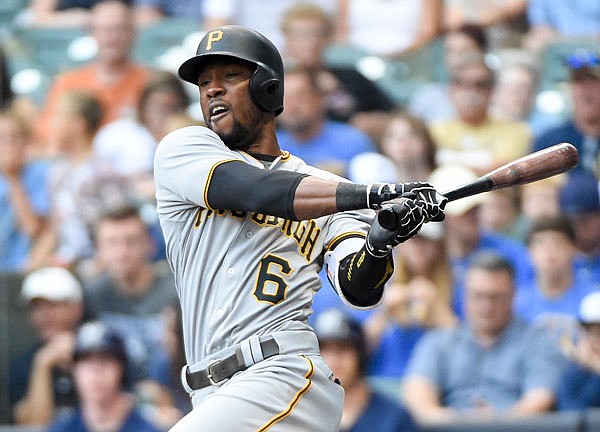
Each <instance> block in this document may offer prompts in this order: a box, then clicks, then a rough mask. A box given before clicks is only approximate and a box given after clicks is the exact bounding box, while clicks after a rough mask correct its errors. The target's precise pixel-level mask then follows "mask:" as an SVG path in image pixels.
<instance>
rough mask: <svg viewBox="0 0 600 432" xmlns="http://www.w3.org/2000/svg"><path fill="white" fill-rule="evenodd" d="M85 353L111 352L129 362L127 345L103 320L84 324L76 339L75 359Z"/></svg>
mask: <svg viewBox="0 0 600 432" xmlns="http://www.w3.org/2000/svg"><path fill="white" fill-rule="evenodd" d="M85 354H109V355H111V356H113V357H115V358H117V359H118V360H119V361H121V362H122V363H123V364H126V363H127V355H126V353H125V345H124V343H123V340H122V339H121V337H120V336H119V334H118V333H117V332H116V331H115V330H113V329H111V328H109V327H108V326H107V325H105V324H103V323H101V322H88V323H85V324H84V325H82V326H81V327H80V329H79V331H78V332H77V338H76V340H75V353H74V358H75V360H77V359H79V358H80V357H81V356H83V355H85Z"/></svg>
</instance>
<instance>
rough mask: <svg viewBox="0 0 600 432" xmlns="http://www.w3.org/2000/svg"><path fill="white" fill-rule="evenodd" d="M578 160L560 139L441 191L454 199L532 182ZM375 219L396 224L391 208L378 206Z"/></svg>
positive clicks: (391, 225) (388, 225)
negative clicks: (446, 190) (554, 143)
mask: <svg viewBox="0 0 600 432" xmlns="http://www.w3.org/2000/svg"><path fill="white" fill-rule="evenodd" d="M578 162H579V154H578V153H577V149H576V148H575V146H573V145H572V144H569V143H560V144H556V145H553V146H551V147H548V148H545V149H542V150H538V151H536V152H534V153H530V154H528V155H525V156H523V157H521V158H519V159H516V160H514V161H512V162H509V163H507V164H505V165H503V166H501V167H500V168H497V169H495V170H493V171H491V172H489V173H487V174H484V175H482V176H481V177H479V178H477V179H475V180H473V181H471V182H469V183H466V184H464V185H461V186H459V187H457V188H455V189H452V190H450V191H448V192H445V193H444V194H443V195H444V196H445V197H446V198H448V201H455V200H457V199H461V198H465V197H468V196H471V195H476V194H480V193H483V192H489V191H491V190H495V189H502V188H506V187H509V186H518V185H523V184H527V183H532V182H534V181H538V180H542V179H545V178H548V177H552V176H554V175H556V174H561V173H564V172H566V171H569V170H570V169H572V168H574V167H575V166H577V163H578ZM377 219H378V221H379V224H380V225H381V226H382V227H384V228H386V229H389V230H394V229H396V227H397V225H398V220H397V219H398V218H397V216H396V214H395V213H394V212H393V211H392V210H390V209H382V210H380V211H379V213H378V215H377Z"/></svg>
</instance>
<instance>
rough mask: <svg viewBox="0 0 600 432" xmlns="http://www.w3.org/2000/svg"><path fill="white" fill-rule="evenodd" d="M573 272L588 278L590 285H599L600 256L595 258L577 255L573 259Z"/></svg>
mask: <svg viewBox="0 0 600 432" xmlns="http://www.w3.org/2000/svg"><path fill="white" fill-rule="evenodd" d="M575 271H576V272H577V273H580V274H581V275H582V276H583V277H586V278H589V279H590V280H591V281H592V283H594V284H596V285H600V255H598V256H595V257H589V256H585V255H578V256H577V257H575Z"/></svg>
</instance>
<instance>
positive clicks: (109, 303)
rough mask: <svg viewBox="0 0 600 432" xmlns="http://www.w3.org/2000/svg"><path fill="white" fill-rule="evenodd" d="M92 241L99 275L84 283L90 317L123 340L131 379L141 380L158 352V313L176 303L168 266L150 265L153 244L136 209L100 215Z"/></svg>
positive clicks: (159, 336) (161, 323)
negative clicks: (94, 241) (132, 377)
mask: <svg viewBox="0 0 600 432" xmlns="http://www.w3.org/2000/svg"><path fill="white" fill-rule="evenodd" d="M95 239H96V256H95V258H96V262H95V264H96V268H97V269H99V273H98V274H97V275H95V276H91V277H89V276H88V277H86V279H85V283H84V289H85V294H86V306H87V309H88V312H89V314H90V316H92V317H94V318H96V319H98V320H100V321H103V322H105V323H106V324H107V325H110V326H111V327H112V328H114V329H115V330H116V331H117V332H118V333H119V334H120V335H121V336H122V337H123V340H124V341H125V343H126V346H127V353H128V355H129V358H130V361H131V362H132V364H133V365H134V366H135V371H136V376H135V377H134V378H136V379H140V378H145V377H147V376H148V369H147V368H148V360H149V357H150V354H151V353H154V352H155V351H156V350H159V349H161V345H160V339H161V335H162V332H163V327H164V326H163V320H162V319H161V315H160V314H161V311H162V309H163V308H164V306H165V305H166V304H171V303H172V302H173V301H174V300H176V298H177V291H176V290H175V283H174V280H173V275H172V273H171V271H170V269H169V268H168V266H167V264H166V262H164V261H159V262H157V263H153V262H152V260H151V257H152V253H153V246H152V240H151V237H150V234H149V232H148V228H147V226H146V225H145V223H144V222H143V221H142V219H141V217H140V214H139V213H138V211H137V209H136V208H135V207H131V206H125V207H121V208H117V209H116V210H111V211H109V212H107V213H106V214H103V215H102V216H101V217H100V219H99V221H98V223H97V225H96V229H95Z"/></svg>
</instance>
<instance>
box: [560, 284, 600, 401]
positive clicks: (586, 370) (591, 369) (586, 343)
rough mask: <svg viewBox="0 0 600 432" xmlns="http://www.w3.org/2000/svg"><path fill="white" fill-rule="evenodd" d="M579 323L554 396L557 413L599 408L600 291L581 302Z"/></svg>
mask: <svg viewBox="0 0 600 432" xmlns="http://www.w3.org/2000/svg"><path fill="white" fill-rule="evenodd" d="M578 320H579V324H580V334H579V337H578V338H577V340H576V342H575V344H570V345H567V347H568V348H567V349H566V354H567V356H568V358H569V360H568V363H567V365H566V367H565V369H564V371H563V373H562V376H561V379H560V383H559V386H558V391H557V395H556V396H557V408H558V409H559V410H585V409H587V408H600V292H594V293H590V294H588V295H586V296H585V297H584V298H583V299H582V300H581V303H580V305H579V313H578Z"/></svg>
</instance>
